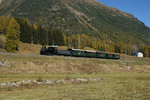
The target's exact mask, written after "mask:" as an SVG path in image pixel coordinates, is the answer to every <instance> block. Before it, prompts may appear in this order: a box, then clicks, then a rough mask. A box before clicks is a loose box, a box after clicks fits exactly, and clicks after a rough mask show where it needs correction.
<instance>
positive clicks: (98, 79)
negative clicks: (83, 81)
mask: <svg viewBox="0 0 150 100" xmlns="http://www.w3.org/2000/svg"><path fill="white" fill-rule="evenodd" d="M100 80H101V79H100V78H95V79H93V81H94V82H97V81H100Z"/></svg>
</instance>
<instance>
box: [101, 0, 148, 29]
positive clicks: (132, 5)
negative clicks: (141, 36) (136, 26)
mask: <svg viewBox="0 0 150 100" xmlns="http://www.w3.org/2000/svg"><path fill="white" fill-rule="evenodd" d="M98 1H100V2H101V3H103V4H105V5H107V6H110V7H115V8H118V9H120V10H122V11H125V12H127V13H130V14H132V15H134V16H135V17H136V18H138V19H139V20H140V21H142V22H144V23H145V25H146V26H148V27H150V0H98Z"/></svg>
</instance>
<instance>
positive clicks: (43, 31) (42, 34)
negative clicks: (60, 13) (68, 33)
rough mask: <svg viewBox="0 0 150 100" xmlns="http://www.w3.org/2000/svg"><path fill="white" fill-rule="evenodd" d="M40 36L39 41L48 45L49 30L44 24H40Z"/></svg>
mask: <svg viewBox="0 0 150 100" xmlns="http://www.w3.org/2000/svg"><path fill="white" fill-rule="evenodd" d="M37 33H38V37H39V43H40V44H41V45H47V44H48V31H47V29H46V28H43V27H42V26H39V27H38V29H37Z"/></svg>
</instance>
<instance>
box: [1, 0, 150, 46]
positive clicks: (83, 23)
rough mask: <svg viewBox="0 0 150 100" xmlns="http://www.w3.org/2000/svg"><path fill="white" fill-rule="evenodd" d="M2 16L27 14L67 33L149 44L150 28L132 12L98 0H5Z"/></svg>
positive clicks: (44, 24) (40, 22)
mask: <svg viewBox="0 0 150 100" xmlns="http://www.w3.org/2000/svg"><path fill="white" fill-rule="evenodd" d="M0 15H11V16H14V17H26V18H29V20H30V21H31V22H34V21H36V22H37V23H38V24H40V25H43V26H45V27H47V28H50V29H52V28H58V29H61V30H63V31H64V33H66V34H67V35H71V34H78V33H86V34H88V35H94V36H95V37H96V38H97V39H99V40H107V39H110V40H112V41H113V42H116V41H123V42H125V43H132V44H135V43H136V45H138V44H149V43H150V40H149V38H150V29H149V28H148V27H147V26H145V25H144V23H142V22H141V21H139V20H138V19H137V18H135V17H134V16H132V15H131V14H128V13H125V12H122V11H120V10H118V9H116V8H112V7H107V6H105V5H103V4H102V3H100V2H98V1H96V0H5V1H2V2H1V4H0Z"/></svg>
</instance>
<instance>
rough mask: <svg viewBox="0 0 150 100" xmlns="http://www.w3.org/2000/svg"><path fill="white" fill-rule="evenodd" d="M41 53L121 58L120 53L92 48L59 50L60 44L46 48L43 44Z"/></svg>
mask: <svg viewBox="0 0 150 100" xmlns="http://www.w3.org/2000/svg"><path fill="white" fill-rule="evenodd" d="M40 54H41V55H51V56H55V55H57V56H71V57H85V58H101V59H115V60H119V59H120V55H117V54H112V53H105V52H96V51H90V50H80V49H68V50H58V46H51V47H48V48H46V46H42V48H41V50H40Z"/></svg>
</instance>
